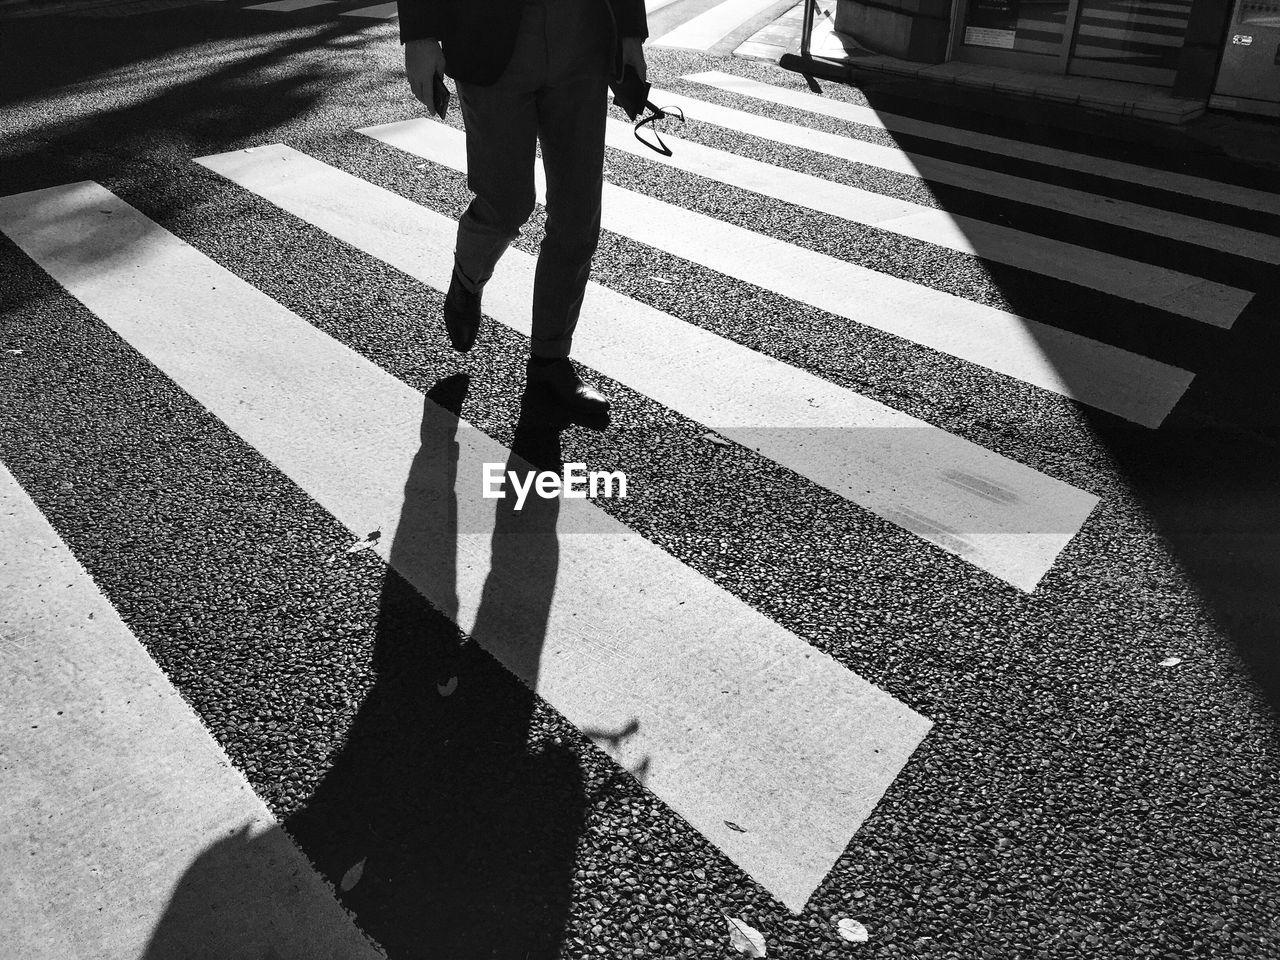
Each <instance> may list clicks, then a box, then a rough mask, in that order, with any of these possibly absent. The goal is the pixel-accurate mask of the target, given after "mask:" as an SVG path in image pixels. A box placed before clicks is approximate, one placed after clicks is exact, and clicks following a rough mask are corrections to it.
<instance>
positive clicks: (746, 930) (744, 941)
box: [725, 917, 765, 957]
mask: <svg viewBox="0 0 1280 960" xmlns="http://www.w3.org/2000/svg"><path fill="white" fill-rule="evenodd" d="M725 920H726V921H728V923H729V943H730V945H731V946H732V947H733V949H735V950H737V951H738V952H739V953H742V954H746V955H747V956H748V957H763V956H764V951H765V946H764V937H762V936H761V935H760V931H759V930H755V929H752V928H751V927H749V926H747V925H746V924H745V923H743V922H742V921H741V920H737V919H735V918H733V917H725Z"/></svg>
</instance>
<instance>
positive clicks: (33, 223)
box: [0, 148, 929, 911]
mask: <svg viewBox="0 0 1280 960" xmlns="http://www.w3.org/2000/svg"><path fill="white" fill-rule="evenodd" d="M286 155H287V154H286V153H285V152H284V148H269V149H264V150H261V151H252V152H250V151H240V152H238V153H236V154H232V155H228V156H227V157H225V158H224V159H225V161H226V165H228V166H231V165H235V166H237V167H238V168H239V170H240V172H241V173H242V174H244V175H246V176H248V175H251V173H252V171H253V169H254V168H259V167H265V168H270V169H277V170H278V168H279V167H280V166H281V165H282V162H283V163H284V164H285V165H287V163H288V161H282V159H281V158H282V157H284V156H286ZM286 176H287V173H286ZM0 230H3V232H4V233H6V234H7V235H8V236H9V237H10V238H12V239H13V240H14V241H15V242H16V243H17V244H18V246H19V247H20V248H21V249H22V250H23V251H24V252H25V253H26V254H27V255H28V256H30V257H31V258H32V259H33V260H34V261H35V262H36V263H37V264H39V265H40V267H41V268H42V269H44V270H45V271H46V272H47V273H48V274H49V275H50V276H52V277H53V278H54V279H55V280H56V281H57V282H59V283H60V284H62V285H63V286H64V287H65V288H66V289H67V290H68V291H69V292H70V293H71V294H72V295H73V296H75V297H76V298H77V299H79V300H80V301H81V302H82V303H84V304H85V306H86V307H88V308H89V309H90V310H91V311H93V312H94V314H96V315H97V316H98V317H99V318H100V319H101V320H102V321H103V322H104V323H105V324H107V325H108V326H109V327H111V329H112V330H114V331H115V332H116V333H117V334H118V335H119V336H120V337H121V338H122V339H123V340H125V341H126V342H127V343H129V344H130V345H131V346H132V347H133V348H134V349H136V350H137V351H138V352H139V353H140V354H141V355H142V356H144V357H146V358H147V359H148V360H149V361H150V362H151V363H152V364H154V365H155V366H156V367H157V368H159V369H160V370H161V371H163V372H164V373H165V374H166V375H168V376H169V377H170V378H171V379H173V380H174V381H175V383H177V384H178V386H179V387H181V388H182V389H183V390H185V391H186V392H187V393H189V394H190V395H191V396H192V397H193V398H194V399H196V400H197V401H198V402H199V403H201V404H203V405H204V406H205V407H206V408H207V409H209V410H210V411H211V412H212V413H213V414H214V415H215V416H217V417H219V418H220V419H221V420H222V421H223V422H224V423H226V424H227V426H228V427H229V428H230V429H232V430H234V431H235V432H237V433H238V434H239V435H240V436H241V437H243V438H244V439H245V441H246V442H248V443H249V444H251V445H252V446H254V447H255V448H256V449H258V450H259V451H260V452H261V453H262V454H263V455H264V456H265V457H266V458H267V459H269V460H270V461H272V462H273V463H274V464H276V466H277V467H279V468H280V470H281V471H282V472H283V473H284V474H285V475H286V476H288V477H289V478H290V479H292V480H293V482H295V483H296V484H298V486H299V487H300V488H301V489H302V490H304V491H305V492H306V493H308V494H309V495H310V496H311V497H313V498H314V499H315V500H316V501H317V502H318V503H319V504H321V505H322V506H323V507H324V508H325V509H327V510H328V511H329V512H330V513H331V514H332V515H333V516H334V517H335V518H336V519H337V520H338V521H339V522H341V523H342V524H344V525H345V526H346V527H347V528H348V529H350V530H352V531H353V532H354V533H356V534H357V535H361V536H362V535H363V534H364V533H366V532H367V531H369V530H375V529H376V530H380V531H393V530H395V529H396V528H397V524H398V521H399V518H400V517H401V516H403V515H405V511H406V509H408V510H409V511H410V512H411V513H412V514H413V515H415V516H416V517H417V518H418V521H419V525H418V526H417V527H416V528H415V529H416V530H418V531H419V532H420V531H421V529H424V527H423V526H422V524H424V523H425V524H426V525H427V526H426V529H431V528H434V529H435V530H438V531H441V532H443V531H446V530H447V529H448V528H449V525H450V524H449V520H448V517H449V516H450V510H451V505H454V506H456V510H457V514H458V516H459V518H465V519H459V520H458V521H457V526H456V528H455V529H456V530H458V531H464V532H460V533H458V536H457V558H456V561H455V559H454V558H453V557H452V556H451V555H450V554H449V551H447V550H428V549H425V548H424V545H425V544H426V543H429V542H435V541H434V539H433V538H419V537H415V538H413V540H412V541H411V542H408V543H403V542H398V541H397V538H396V537H394V536H383V537H382V538H381V540H380V541H379V543H378V547H377V549H378V551H379V553H380V554H381V555H382V556H383V558H384V559H387V560H388V562H390V563H391V564H392V566H393V567H394V568H395V569H396V570H397V571H398V572H399V573H400V574H401V575H402V576H404V577H405V579H406V580H408V581H409V582H410V583H412V584H414V586H416V587H417V588H418V589H419V590H420V591H421V592H422V593H423V595H424V596H426V597H427V598H428V599H429V600H431V601H432V602H433V604H435V605H436V606H437V607H439V608H440V609H446V610H450V609H456V610H457V611H458V615H457V619H458V620H459V622H460V623H461V624H462V625H464V626H467V627H469V629H470V631H471V632H472V635H473V636H474V637H475V639H476V640H477V642H479V643H480V644H481V645H482V646H483V647H484V648H485V649H487V650H488V651H489V652H490V653H492V654H493V655H494V656H495V657H496V658H497V659H498V660H499V661H501V662H502V663H503V664H504V665H506V666H507V667H508V669H510V670H511V671H512V672H513V673H514V674H515V675H516V676H518V677H519V678H521V679H522V680H524V681H525V682H526V683H528V684H529V685H530V686H531V687H532V688H533V689H535V690H536V691H537V692H538V693H539V694H540V695H541V696H543V697H544V698H545V699H546V700H547V701H548V702H549V703H551V704H552V705H553V706H554V707H556V708H557V709H558V710H559V711H560V712H561V713H562V714H563V715H564V716H565V717H567V718H568V719H569V720H570V721H572V722H573V723H575V724H576V725H578V726H579V727H580V728H582V729H584V730H606V731H607V730H619V729H623V728H626V727H631V726H633V725H634V729H635V734H634V735H633V736H631V737H630V738H629V739H627V740H625V741H624V742H623V743H622V745H621V746H619V747H617V748H616V749H613V751H612V752H613V754H614V756H615V757H616V759H617V760H618V762H619V763H621V764H623V765H624V766H627V767H628V768H634V767H636V766H638V765H640V764H642V763H643V764H644V767H645V768H646V769H647V774H646V776H645V780H644V782H645V785H646V786H647V787H648V788H649V789H650V790H652V791H653V792H654V793H655V794H656V795H657V796H659V797H660V798H662V799H663V800H664V801H666V802H667V803H668V804H669V805H670V806H671V807H672V808H673V809H674V810H675V811H676V812H677V813H679V814H680V815H681V816H683V817H684V818H685V819H686V820H688V821H689V822H690V823H691V824H692V825H693V826H694V827H695V828H697V829H698V830H699V831H700V832H702V834H703V835H704V836H706V837H707V838H708V840H710V841H711V842H713V843H714V844H716V845H717V846H719V847H720V849H721V850H723V851H724V852H725V854H726V855H727V856H728V857H730V858H731V859H732V860H733V861H734V862H736V863H737V864H738V865H739V866H740V867H742V869H743V870H745V871H746V872H747V873H748V874H750V875H751V876H752V877H754V878H755V879H756V880H757V881H759V882H760V883H761V884H762V885H763V886H764V887H765V888H766V889H767V890H769V891H770V892H772V893H773V894H774V896H776V897H777V898H778V899H779V900H781V901H782V902H783V903H784V904H786V905H787V906H788V907H789V908H790V909H792V910H794V911H799V910H800V909H801V908H802V907H803V906H804V903H805V902H806V900H807V899H808V897H809V896H810V894H811V893H812V892H813V890H814V888H815V887H816V886H817V884H818V883H819V882H821V880H822V879H823V877H824V876H825V874H826V872H827V871H828V870H829V869H830V867H831V865H832V863H833V862H834V861H835V859H836V858H837V857H838V856H839V855H840V854H841V853H842V852H843V850H844V849H845V846H846V845H847V843H848V841H849V839H850V837H851V836H852V834H853V832H854V831H855V830H856V829H857V827H858V825H859V824H860V823H861V822H862V820H863V819H864V818H865V817H866V816H867V815H868V814H869V813H870V812H871V810H872V809H873V808H874V806H875V805H876V803H877V802H878V801H879V799H880V797H881V796H882V795H883V793H884V791H885V790H886V789H887V788H888V786H889V785H890V783H892V781H893V780H894V778H895V777H896V776H897V774H898V772H899V770H900V769H901V768H902V766H903V765H904V764H905V763H906V762H907V760H908V758H909V757H910V756H911V754H912V752H913V751H914V750H915V748H916V746H917V745H918V744H919V742H920V740H921V739H922V738H923V737H924V736H925V734H926V732H927V730H928V728H929V721H928V720H926V719H925V718H924V717H921V716H919V715H918V714H916V713H914V712H913V711H912V710H910V709H909V708H907V707H905V706H904V705H902V704H901V703H899V702H898V701H896V700H895V699H893V698H892V697H891V696H889V695H888V694H886V693H885V692H883V691H881V690H879V689H878V688H876V687H874V686H872V685H871V684H869V683H867V682H866V681H865V680H862V679H861V678H859V677H858V676H856V675H854V674H853V673H851V672H850V671H848V670H846V669H845V668H844V667H843V666H841V665H840V664H838V663H837V662H836V661H834V660H832V659H831V658H829V657H827V656H826V655H824V654H821V653H819V652H818V651H817V650H815V649H814V648H812V647H810V646H809V645H808V644H806V643H805V642H803V641H802V640H800V639H798V638H796V637H795V636H794V635H792V634H790V633H789V632H787V631H786V630H784V629H782V628H781V627H779V626H778V625H777V624H775V623H773V622H772V621H770V620H768V619H766V618H765V617H763V616H761V615H760V614H758V613H756V612H755V611H754V610H752V609H751V608H750V607H748V606H746V605H745V604H743V603H741V602H740V601H738V600H736V599H735V598H734V597H732V596H731V595H729V594H727V593H726V592H724V591H723V590H722V589H721V588H719V587H718V586H716V585H715V584H713V583H712V582H710V581H708V580H707V579H706V578H704V577H702V576H701V575H699V574H697V573H695V572H694V571H692V570H691V569H690V568H688V567H686V566H685V565H683V564H682V563H680V562H678V561H676V560H675V559H673V558H672V557H670V556H669V555H668V554H666V553H665V552H664V551H663V550H662V549H660V548H659V547H657V546H655V545H653V544H651V543H649V542H648V541H647V540H645V539H644V538H642V537H640V536H638V535H637V534H634V533H632V532H631V531H630V530H628V529H627V528H626V527H624V526H622V525H621V524H620V523H618V522H617V521H615V520H613V519H612V518H610V517H609V516H608V515H607V514H605V513H604V512H602V511H601V510H599V509H598V508H597V507H595V506H594V505H593V504H591V503H590V502H589V501H585V500H581V501H579V500H563V501H555V500H552V501H539V502H540V503H542V504H544V505H545V506H544V508H543V509H540V510H532V511H529V512H528V513H526V514H515V513H511V512H509V511H495V509H494V506H493V504H495V503H501V501H481V500H480V499H479V486H480V477H481V464H482V463H485V462H506V461H509V460H510V459H511V458H510V453H509V451H507V450H506V449H504V448H502V447H501V446H500V445H499V444H497V443H496V442H494V441H492V440H491V439H489V438H488V437H487V436H485V435H484V434H482V433H480V432H478V431H476V430H474V429H473V428H471V427H470V426H469V425H467V424H466V423H465V422H460V421H458V420H456V419H455V418H453V417H452V416H451V415H449V414H447V413H446V412H445V411H443V410H442V409H441V408H439V407H437V406H435V405H434V404H432V403H429V402H428V403H424V399H423V396H422V395H421V394H420V393H418V392H417V391H415V390H413V389H412V388H410V387H408V386H406V385H405V384H404V383H402V382H401V381H399V380H397V379H395V378H394V377H392V376H390V375H389V374H387V373H386V372H385V371H383V370H382V369H380V368H378V367H376V366H375V365H374V364H372V363H370V362H369V361H367V360H365V359H364V358H363V357H361V356H360V355H358V354H356V353H355V352H353V351H352V350H350V349H349V348H347V347H346V346H344V345H342V344H340V343H338V342H337V341H335V340H333V339H331V338H330V337H328V336H326V335H325V334H323V333H321V332H320V331H318V330H317V329H316V328H314V327H312V326H311V325H310V324H308V323H306V322H305V321H303V320H301V319H300V318H298V317H297V316H296V315H294V314H293V313H291V312H290V311H288V310H287V309H285V308H284V307H282V306H281V305H279V304H278V303H276V302H275V301H273V300H271V299H270V298H268V297H267V296H265V295H264V294H262V293H261V292H259V291H258V290H256V289H255V288H253V287H251V286H249V285H248V284H247V283H245V282H244V281H243V280H241V279H239V278H238V277H236V276H235V275H234V274H232V273H231V272H229V271H228V270H226V269H225V268H223V267H221V266H219V265H218V264H216V263H214V262H213V261H212V260H210V259H209V258H208V257H206V256H204V255H203V254H201V253H200V252H199V251H197V250H195V249H194V248H192V247H190V246H189V245H187V244H186V243H184V242H182V241H181V240H180V239H179V238H177V237H175V236H174V235H172V234H170V233H168V232H167V231H165V230H163V229H162V228H160V227H159V226H158V225H156V224H154V223H153V222H151V221H150V220H148V219H147V218H146V217H145V216H143V215H142V214H141V213H139V212H138V211H137V210H136V209H134V208H133V207H131V206H129V205H128V204H126V203H124V202H123V201H121V200H120V199H119V198H117V197H116V196H114V195H113V194H111V193H110V192H109V191H107V190H105V189H104V188H102V187H101V186H99V185H98V184H96V183H91V182H84V183H78V184H71V185H68V186H65V187H55V188H49V189H45V190H38V191H33V192H31V193H27V194H20V195H17V196H11V197H7V198H4V199H3V200H0ZM451 243H452V238H451V237H450V238H449V245H447V246H446V245H438V246H436V247H435V248H434V249H431V250H430V251H429V254H430V255H431V256H432V257H433V258H434V259H436V260H438V261H439V262H440V263H447V262H448V254H449V252H450V249H451ZM454 444H456V448H455V447H454ZM451 449H456V450H457V451H458V452H457V460H456V463H457V472H456V479H455V477H454V476H451V475H450V471H448V470H447V469H445V468H444V462H445V460H447V459H448V457H449V454H448V453H447V452H446V451H449V450H451ZM415 464H417V465H418V466H419V467H423V466H425V467H426V469H417V470H415V469H414V466H415ZM437 464H439V465H440V466H441V468H440V469H438V470H437V469H435V465H437ZM518 466H520V465H519V464H518V463H513V468H515V467H518ZM406 478H411V482H409V483H408V484H407V483H406ZM406 491H407V492H406ZM557 507H558V509H557ZM557 513H558V517H557V515H556V514H557ZM500 528H501V529H500ZM471 531H474V532H471ZM549 555H550V556H557V555H558V567H557V570H556V579H555V583H556V584H559V585H563V586H561V587H559V588H557V589H555V590H554V593H553V594H550V595H548V593H547V592H545V591H544V592H540V588H539V587H538V585H537V584H533V585H531V584H530V581H529V580H528V579H524V578H520V579H516V578H513V579H510V580H508V579H504V578H499V579H495V576H496V574H495V576H490V575H489V574H490V571H491V570H497V569H503V570H513V569H515V570H520V569H529V568H530V567H529V565H533V564H535V562H536V564H545V563H546V561H547V557H548V556H549ZM455 578H456V581H455ZM455 591H456V593H455ZM538 650H540V655H536V656H535V655H534V653H535V651H538ZM601 746H602V747H604V748H605V749H610V747H609V743H608V741H607V740H605V741H603V742H601ZM726 821H730V822H732V823H734V824H737V825H738V826H739V827H740V828H741V829H740V830H735V829H732V828H731V827H730V826H729V825H728V824H727V823H726Z"/></svg>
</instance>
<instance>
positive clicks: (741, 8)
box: [650, 0, 778, 50]
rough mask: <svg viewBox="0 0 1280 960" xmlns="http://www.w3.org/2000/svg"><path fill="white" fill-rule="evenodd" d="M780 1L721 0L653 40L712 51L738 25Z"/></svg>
mask: <svg viewBox="0 0 1280 960" xmlns="http://www.w3.org/2000/svg"><path fill="white" fill-rule="evenodd" d="M777 2H778V0H722V2H721V3H719V4H717V5H716V6H714V7H712V8H711V9H710V10H706V11H704V12H703V13H700V14H698V15H697V16H696V17H692V18H691V19H689V20H686V21H685V22H684V23H682V24H680V26H678V27H676V28H675V29H674V30H671V31H668V32H667V33H664V34H663V35H662V36H660V37H657V38H655V39H653V40H651V41H650V43H652V44H653V45H654V46H659V47H681V48H683V49H686V50H710V49H711V48H712V47H714V46H715V45H716V44H717V43H719V42H720V41H721V40H723V39H724V38H725V37H726V36H728V35H729V34H731V33H733V31H734V30H735V29H736V28H737V27H740V26H741V25H742V24H744V23H746V22H747V21H748V20H750V19H751V18H752V17H754V16H756V15H757V14H759V13H762V12H763V11H765V10H768V9H769V8H770V7H772V6H774V5H776V4H777Z"/></svg>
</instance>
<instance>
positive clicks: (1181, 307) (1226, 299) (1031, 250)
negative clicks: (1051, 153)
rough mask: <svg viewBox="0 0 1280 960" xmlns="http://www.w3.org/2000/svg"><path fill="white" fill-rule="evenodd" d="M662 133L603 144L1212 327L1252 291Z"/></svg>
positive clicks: (1225, 324) (1234, 312) (622, 130)
mask: <svg viewBox="0 0 1280 960" xmlns="http://www.w3.org/2000/svg"><path fill="white" fill-rule="evenodd" d="M663 139H664V141H665V142H666V143H667V145H668V146H670V147H671V150H672V156H670V157H664V156H662V155H661V154H658V153H655V152H654V151H652V150H650V149H649V148H648V147H646V146H644V145H643V144H641V143H640V142H638V141H637V140H636V138H635V136H634V135H633V134H632V130H631V126H630V125H629V124H626V123H622V122H621V121H618V120H610V121H609V128H608V143H609V146H611V147H614V148H615V149H618V150H624V151H626V152H628V153H632V154H634V155H636V156H638V157H642V158H644V159H646V160H652V161H654V162H655V163H661V164H665V165H666V166H669V167H675V168H676V169H679V170H687V171H689V172H690V173H696V174H698V175H699V176H703V177H708V178H711V179H713V180H718V181H720V182H721V183H727V184H730V185H732V186H735V187H740V188H742V189H744V190H751V191H754V192H755V193H759V194H762V195H764V196H767V197H773V198H775V199H777V200H782V201H785V202H786V203H792V204H796V205H798V206H802V207H807V208H809V209H810V210H817V211H819V212H821V213H826V214H830V215H831V216H833V217H840V218H841V219H844V220H848V221H850V222H853V223H863V224H869V225H870V226H873V227H877V228H879V229H881V230H887V231H889V232H891V233H896V234H898V235H900V236H905V237H913V238H915V239H917V240H923V241H925V242H926V243H932V244H935V245H937V246H940V247H946V248H947V249H949V250H958V251H960V252H961V253H969V254H973V255H974V256H978V257H982V258H984V259H986V260H990V261H992V262H995V263H1005V264H1008V265H1010V266H1014V267H1021V268H1022V269H1024V270H1032V271H1035V272H1036V273H1039V274H1042V275H1044V276H1048V277H1056V278H1057V279H1059V280H1066V281H1068V282H1070V283H1076V284H1079V285H1081V286H1084V287H1089V288H1091V289H1094V290H1099V291H1101V292H1103V293H1109V294H1112V295H1114V296H1117V297H1123V298H1124V299H1126V300H1131V301H1133V302H1135V303H1142V304H1146V305H1148V306H1153V307H1158V308H1160V309H1161V310H1166V311H1168V312H1170V313H1175V314H1178V315H1180V316H1184V317H1189V318H1191V319H1193V320H1199V321H1201V322H1204V323H1209V324H1212V325H1213V326H1216V327H1222V328H1224V329H1229V328H1230V327H1231V325H1232V324H1233V323H1234V322H1235V320H1236V318H1237V317H1238V316H1239V315H1240V312H1241V311H1242V310H1243V309H1244V308H1245V307H1246V306H1247V305H1248V303H1249V301H1250V300H1252V299H1253V294H1252V293H1250V292H1249V291H1247V290H1239V289H1237V288H1235V287H1230V286H1227V285H1226V284H1221V283H1215V282H1213V281H1211V280H1205V279H1203V278H1201V277H1193V276H1190V275H1189V274H1185V273H1180V272H1178V271H1177V270H1170V269H1168V268H1166V267H1158V266H1152V265H1151V264H1146V263H1142V262H1140V261H1137V260H1129V259H1127V258H1125V257H1118V256H1115V255H1114V254H1109V253H1103V252H1101V251H1098V250H1093V249H1091V248H1089V247H1082V246H1078V245H1076V244H1072V243H1065V242H1063V241H1061V240H1054V239H1051V238H1048V237H1040V236H1037V235H1035V234H1031V233H1025V232H1023V231H1021V230H1015V229H1013V228H1011V227H1005V226H1001V225H1000V224H995V223H988V222H987V221H985V220H975V219H973V218H972V217H962V216H957V215H953V214H950V213H948V212H947V211H946V210H939V209H935V208H933V207H925V206H921V205H919V204H915V203H911V202H909V201H907V200H900V199H898V198H896V197H890V196H885V195H884V194H879V193H872V192H871V191H868V190H860V189H858V188H857V187H851V186H847V185H846V184H843V183H837V182H835V181H832V180H825V179H823V178H821V177H814V176H811V175H809V174H805V173H798V172H797V171H794V170H788V169H786V168H783V167H775V166H773V165H772V164H767V163H762V162H761V161H759V160H753V159H751V158H750V157H742V156H739V155H738V154H736V153H729V152H727V151H724V150H716V149H714V148H712V147H706V146H703V145H702V144H700V143H695V142H693V141H691V140H682V139H681V138H679V137H674V136H666V135H665V134H664V136H663Z"/></svg>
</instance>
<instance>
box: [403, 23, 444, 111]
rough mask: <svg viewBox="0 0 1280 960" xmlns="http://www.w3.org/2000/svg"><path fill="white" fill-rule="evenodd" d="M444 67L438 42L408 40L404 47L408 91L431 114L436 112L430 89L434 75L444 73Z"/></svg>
mask: <svg viewBox="0 0 1280 960" xmlns="http://www.w3.org/2000/svg"><path fill="white" fill-rule="evenodd" d="M444 66H445V64H444V51H443V50H441V49H440V41H439V40H410V41H409V42H408V43H406V44H405V45H404V72H405V75H406V76H407V77H408V78H409V89H410V90H412V91H413V95H414V96H415V97H417V98H418V99H419V100H421V101H422V102H423V103H424V104H426V106H427V109H428V110H430V111H431V112H432V113H435V112H436V103H435V95H434V93H433V91H432V87H433V86H434V84H435V79H436V74H437V73H439V74H443V73H444ZM441 119H442V120H443V119H444V118H443V117H441Z"/></svg>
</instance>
